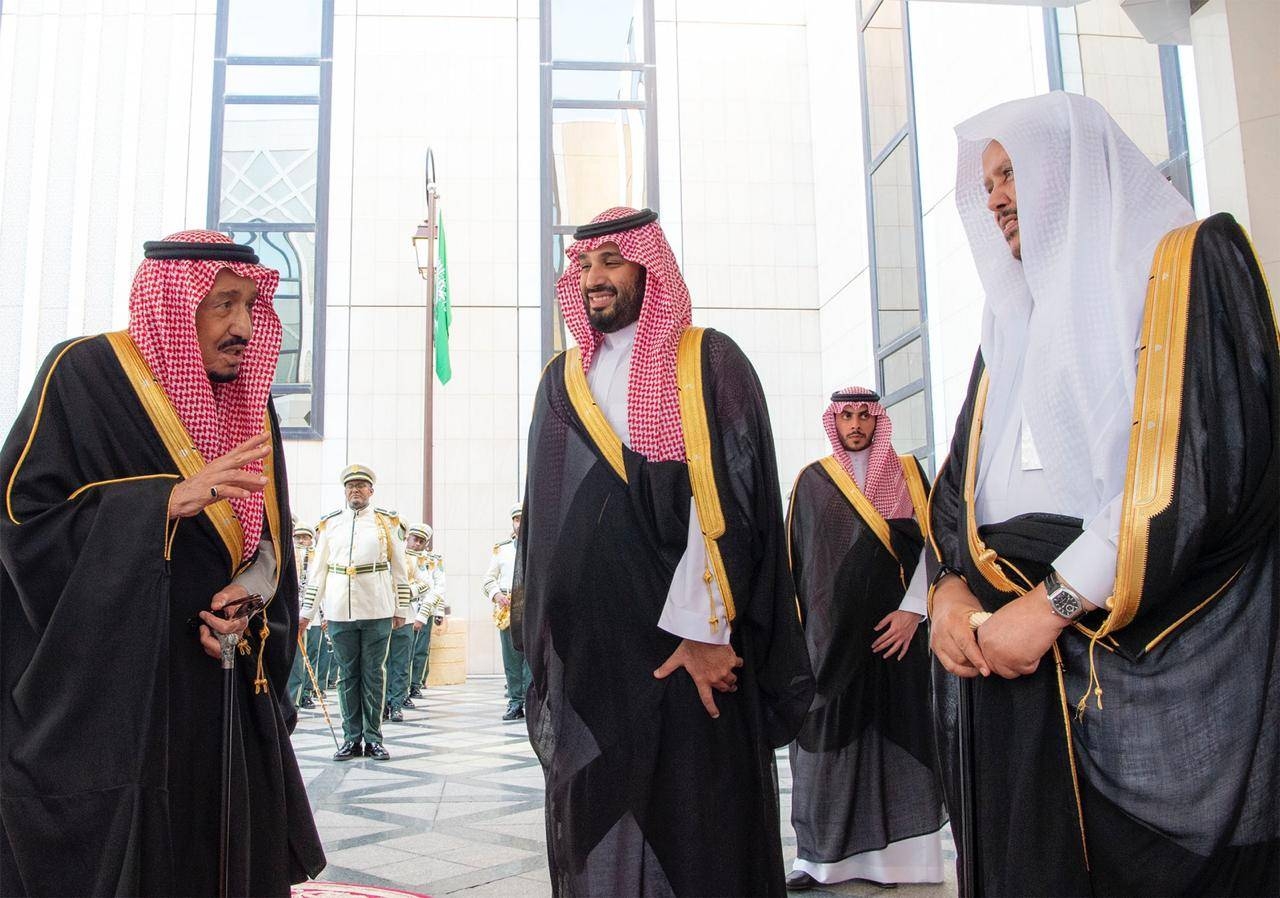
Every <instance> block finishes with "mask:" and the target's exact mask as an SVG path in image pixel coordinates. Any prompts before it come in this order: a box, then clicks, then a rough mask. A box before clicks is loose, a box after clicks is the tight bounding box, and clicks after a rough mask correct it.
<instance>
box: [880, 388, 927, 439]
mask: <svg viewBox="0 0 1280 898" xmlns="http://www.w3.org/2000/svg"><path fill="white" fill-rule="evenodd" d="M885 411H886V412H888V414H889V418H890V420H892V421H893V449H894V451H895V452H897V453H898V454H899V455H906V454H907V453H909V452H915V451H916V450H918V449H922V448H924V447H925V446H926V445H928V442H929V431H928V422H927V421H926V420H925V417H926V415H925V401H924V391H923V390H921V391H920V392H918V393H912V394H911V395H910V396H908V397H907V398H906V399H903V400H902V401H900V402H895V403H894V404H893V405H891V406H888V407H887V408H886V409H885Z"/></svg>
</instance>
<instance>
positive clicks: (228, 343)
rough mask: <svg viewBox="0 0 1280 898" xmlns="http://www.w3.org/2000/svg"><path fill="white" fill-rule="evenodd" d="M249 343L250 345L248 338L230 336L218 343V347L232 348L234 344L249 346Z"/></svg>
mask: <svg viewBox="0 0 1280 898" xmlns="http://www.w3.org/2000/svg"><path fill="white" fill-rule="evenodd" d="M248 345H249V341H248V340H246V339H245V338H244V337H228V338H227V339H225V340H223V341H222V342H221V343H219V344H218V349H219V350H223V349H230V348H231V347H233V346H248Z"/></svg>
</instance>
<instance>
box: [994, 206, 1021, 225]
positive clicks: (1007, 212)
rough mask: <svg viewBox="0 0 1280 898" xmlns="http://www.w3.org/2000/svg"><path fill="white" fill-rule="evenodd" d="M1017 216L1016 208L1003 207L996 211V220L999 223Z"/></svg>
mask: <svg viewBox="0 0 1280 898" xmlns="http://www.w3.org/2000/svg"><path fill="white" fill-rule="evenodd" d="M1017 217H1018V210H1017V209H1016V208H1015V209H1003V210H1001V211H1000V212H998V213H996V222H997V223H999V224H1004V223H1005V222H1006V221H1008V220H1009V219H1010V218H1017Z"/></svg>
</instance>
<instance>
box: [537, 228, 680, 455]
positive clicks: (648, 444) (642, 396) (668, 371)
mask: <svg viewBox="0 0 1280 898" xmlns="http://www.w3.org/2000/svg"><path fill="white" fill-rule="evenodd" d="M635 214H637V210H635V209H628V208H626V207H625V206H616V207H614V208H612V209H609V210H608V211H606V212H601V213H600V214H599V215H597V216H596V217H595V218H593V219H592V223H593V224H594V223H595V222H601V221H615V220H617V219H619V218H626V217H628V216H631V215H635ZM605 243H616V244H617V245H618V249H620V250H621V251H622V257H623V258H624V259H626V260H627V261H628V262H635V263H637V264H639V265H643V266H644V269H645V285H644V304H643V305H642V306H641V307H640V321H639V323H638V326H637V327H636V342H635V348H634V349H633V350H632V352H631V377H630V380H629V381H628V384H627V427H628V429H629V430H630V431H631V448H632V449H633V450H635V451H636V452H639V453H640V454H641V455H643V456H644V457H645V458H647V459H649V461H684V460H685V455H684V435H683V433H682V431H681V430H680V399H679V396H678V394H677V392H676V349H677V348H678V347H679V345H680V335H681V334H682V333H684V330H685V328H687V327H689V325H690V324H692V322H693V311H692V308H693V303H692V301H691V300H690V298H689V288H688V287H687V286H685V282H684V278H683V277H681V276H680V268H679V266H678V265H677V264H676V257H675V254H674V253H673V252H671V246H670V244H668V243H667V238H666V236H665V235H664V234H663V233H662V228H661V227H660V226H659V225H658V223H657V222H656V221H655V222H651V223H649V224H647V225H644V226H643V227H639V228H635V229H633V230H629V231H623V232H621V233H619V234H603V235H601V236H599V237H591V238H589V239H586V240H579V241H577V242H575V243H573V244H571V245H570V246H569V248H568V249H566V250H565V255H566V256H567V257H568V264H567V265H566V266H565V270H564V274H562V275H561V276H560V280H559V281H558V282H557V283H556V296H557V298H558V299H559V300H560V309H561V311H562V312H563V314H564V320H565V323H566V324H567V325H568V326H569V332H570V333H571V334H573V337H574V339H575V340H577V342H578V346H579V347H580V348H581V350H582V370H583V372H587V371H590V370H591V360H592V359H593V358H594V357H595V353H596V350H597V349H598V348H599V346H600V342H601V341H602V340H603V339H604V335H603V334H601V333H600V332H599V331H597V330H596V329H595V328H593V327H592V326H591V322H590V320H589V319H588V318H587V312H586V309H585V308H583V305H582V290H581V287H580V275H579V271H578V254H579V253H584V252H591V251H594V250H596V249H598V248H599V247H600V246H601V245H603V244H605Z"/></svg>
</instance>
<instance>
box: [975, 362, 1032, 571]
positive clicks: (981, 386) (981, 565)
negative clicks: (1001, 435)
mask: <svg viewBox="0 0 1280 898" xmlns="http://www.w3.org/2000/svg"><path fill="white" fill-rule="evenodd" d="M990 387H991V379H990V377H988V376H987V372H986V371H983V372H982V377H981V378H979V380H978V391H977V393H976V395H975V396H974V400H973V420H972V421H971V422H970V423H969V446H968V453H967V457H966V458H965V468H964V505H965V524H966V528H965V529H966V536H967V537H968V541H969V554H970V555H971V556H973V561H974V563H975V564H976V565H977V567H978V572H979V573H981V574H982V576H983V577H985V578H986V580H987V582H988V583H990V584H991V585H992V586H994V587H995V588H996V589H998V590H1000V591H1001V592H1011V593H1014V594H1016V595H1022V594H1023V593H1024V592H1026V591H1027V590H1030V589H1033V588H1034V587H1035V584H1034V583H1032V582H1031V581H1030V580H1028V579H1027V577H1026V575H1024V574H1023V573H1022V571H1020V570H1018V569H1017V568H1016V567H1014V566H1013V565H1012V564H1009V567H1010V569H1012V570H1013V572H1014V573H1015V574H1017V575H1018V578H1019V579H1020V580H1022V584H1021V585H1019V584H1017V583H1014V582H1013V581H1012V580H1010V579H1009V577H1008V575H1007V574H1005V572H1004V569H1003V568H1002V567H1001V558H1000V556H999V555H997V554H996V552H995V550H994V549H990V548H988V547H987V544H986V543H984V542H983V541H982V538H981V537H980V536H978V514H977V511H976V501H975V496H976V493H977V483H978V443H979V441H980V440H981V439H982V413H983V411H984V409H985V408H986V405H987V390H988V389H990ZM1004 563H1005V564H1008V562H1004Z"/></svg>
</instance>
